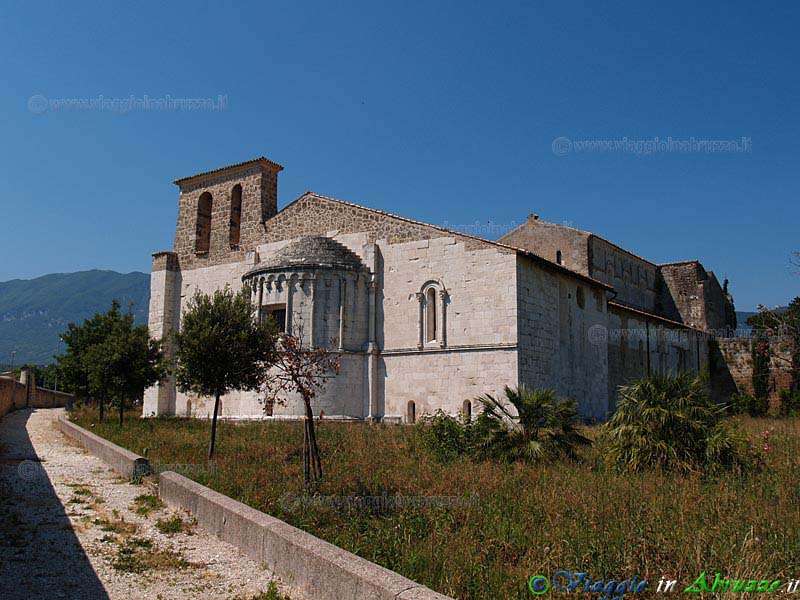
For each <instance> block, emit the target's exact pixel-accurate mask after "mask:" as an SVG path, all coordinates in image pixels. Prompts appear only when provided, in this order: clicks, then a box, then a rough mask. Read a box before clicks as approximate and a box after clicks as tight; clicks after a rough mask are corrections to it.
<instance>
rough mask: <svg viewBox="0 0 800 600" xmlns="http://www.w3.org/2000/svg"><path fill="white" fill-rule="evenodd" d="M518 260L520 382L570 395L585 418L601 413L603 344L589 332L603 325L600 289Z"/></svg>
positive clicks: (604, 380)
mask: <svg viewBox="0 0 800 600" xmlns="http://www.w3.org/2000/svg"><path fill="white" fill-rule="evenodd" d="M517 261H518V262H517V274H518V275H517V278H518V286H517V290H516V293H517V302H518V331H519V356H518V360H519V381H520V383H525V384H526V385H527V386H529V387H531V388H534V389H553V390H555V391H556V392H557V393H558V394H559V395H560V396H564V397H569V398H574V399H575V400H577V402H578V410H579V415H580V416H581V417H582V418H584V419H602V418H604V417H605V416H606V413H607V407H608V397H607V387H608V386H607V371H608V364H607V355H606V348H605V346H603V345H597V344H593V343H592V337H591V332H592V331H594V328H597V327H601V328H602V327H605V325H606V298H605V290H604V289H602V288H600V287H595V286H591V285H589V284H586V283H583V282H579V281H577V280H576V279H574V278H571V277H566V276H564V275H560V274H557V273H553V272H550V271H547V270H544V269H542V268H541V267H540V266H538V265H536V264H535V263H533V262H532V261H531V260H530V259H528V258H526V257H524V256H519V257H518V258H517Z"/></svg>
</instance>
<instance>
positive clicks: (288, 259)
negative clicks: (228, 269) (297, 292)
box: [245, 236, 364, 277]
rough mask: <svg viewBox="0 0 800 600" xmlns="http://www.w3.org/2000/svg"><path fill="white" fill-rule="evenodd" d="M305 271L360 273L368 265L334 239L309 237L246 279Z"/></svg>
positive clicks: (257, 267)
mask: <svg viewBox="0 0 800 600" xmlns="http://www.w3.org/2000/svg"><path fill="white" fill-rule="evenodd" d="M301 268H323V269H346V270H350V271H358V270H361V269H363V268H364V264H363V263H362V262H361V259H360V258H359V257H358V255H357V254H356V253H355V252H353V251H352V250H350V249H349V248H348V247H347V246H345V245H344V244H340V243H339V242H337V241H336V240H334V239H331V238H329V237H324V236H306V237H301V238H299V239H297V240H294V241H293V242H290V243H288V244H287V245H286V246H284V247H283V248H281V249H280V250H278V251H277V252H275V253H274V254H272V255H271V256H269V257H267V258H266V260H264V261H262V262H260V263H258V264H257V265H256V266H255V267H254V268H253V269H251V270H250V271H249V272H248V273H247V274H246V275H245V277H247V276H248V275H253V274H255V273H263V272H266V271H278V270H284V269H301Z"/></svg>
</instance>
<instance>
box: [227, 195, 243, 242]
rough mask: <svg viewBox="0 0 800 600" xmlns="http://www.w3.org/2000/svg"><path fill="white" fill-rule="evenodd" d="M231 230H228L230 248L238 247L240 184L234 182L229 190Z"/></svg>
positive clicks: (240, 221) (240, 212)
mask: <svg viewBox="0 0 800 600" xmlns="http://www.w3.org/2000/svg"><path fill="white" fill-rule="evenodd" d="M230 225H231V230H230V244H231V248H234V249H235V248H238V247H239V236H240V233H241V227H242V186H241V185H240V184H238V183H237V184H236V185H235V186H233V190H231V224H230Z"/></svg>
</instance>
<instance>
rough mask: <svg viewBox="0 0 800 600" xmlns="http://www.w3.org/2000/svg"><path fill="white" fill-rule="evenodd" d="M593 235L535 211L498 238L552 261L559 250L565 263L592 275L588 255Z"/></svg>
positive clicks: (573, 268) (580, 271)
mask: <svg viewBox="0 0 800 600" xmlns="http://www.w3.org/2000/svg"><path fill="white" fill-rule="evenodd" d="M590 235H591V234H589V233H587V232H585V231H581V230H579V229H573V228H572V227H566V226H564V225H558V224H556V223H548V222H547V221H542V220H541V219H539V217H538V216H536V215H531V216H530V217H528V221H527V222H526V223H523V224H522V225H520V226H519V227H517V228H516V229H514V230H513V231H511V232H510V233H508V234H506V235H504V236H503V237H501V238H500V239H499V240H498V241H500V242H502V243H503V244H508V245H509V246H514V247H516V248H524V249H525V250H530V251H531V252H533V253H534V254H537V255H539V256H541V257H542V258H544V259H545V260H549V261H551V262H557V258H558V256H559V253H560V256H561V264H562V265H564V266H565V267H567V268H568V269H572V270H573V271H577V272H578V273H582V274H584V275H590V272H589V270H590V265H589V258H588V257H589V237H590Z"/></svg>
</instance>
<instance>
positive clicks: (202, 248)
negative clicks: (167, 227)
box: [194, 192, 212, 254]
mask: <svg viewBox="0 0 800 600" xmlns="http://www.w3.org/2000/svg"><path fill="white" fill-rule="evenodd" d="M211 209H212V198H211V194H209V193H208V192H203V193H202V194H201V195H200V198H199V199H198V201H197V229H196V231H195V233H196V235H195V245H194V250H195V252H197V253H198V254H205V253H207V252H208V250H209V248H210V247H211Z"/></svg>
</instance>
